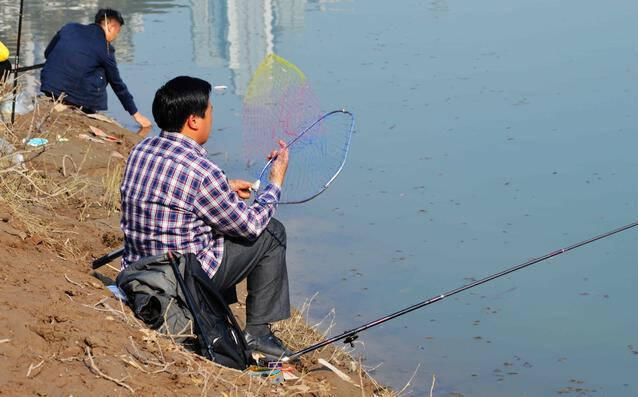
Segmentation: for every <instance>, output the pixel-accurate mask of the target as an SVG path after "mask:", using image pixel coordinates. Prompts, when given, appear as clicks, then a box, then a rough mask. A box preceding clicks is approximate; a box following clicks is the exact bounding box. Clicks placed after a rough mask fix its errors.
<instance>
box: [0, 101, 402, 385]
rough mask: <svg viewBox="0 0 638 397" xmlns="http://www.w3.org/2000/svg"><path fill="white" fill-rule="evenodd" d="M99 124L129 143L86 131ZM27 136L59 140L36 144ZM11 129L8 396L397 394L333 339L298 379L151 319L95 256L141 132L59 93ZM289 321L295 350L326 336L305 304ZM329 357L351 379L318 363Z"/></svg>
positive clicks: (113, 226)
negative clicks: (16, 157)
mask: <svg viewBox="0 0 638 397" xmlns="http://www.w3.org/2000/svg"><path fill="white" fill-rule="evenodd" d="M90 126H94V127H97V128H99V129H101V130H103V131H105V132H106V133H108V134H109V135H112V136H114V137H116V138H117V139H118V140H119V142H105V143H98V142H94V141H91V140H87V139H82V138H81V137H82V136H83V134H86V136H90V134H91V133H90ZM25 137H44V138H46V139H48V141H49V143H48V144H47V145H46V146H42V147H38V148H30V149H25V146H24V145H22V144H21V141H22V139H24V138H25ZM0 138H2V139H4V140H5V141H9V142H11V143H13V144H14V146H15V147H16V148H17V150H18V151H23V153H22V155H23V156H24V157H25V158H26V159H27V162H26V167H24V168H22V167H14V166H12V164H11V157H4V158H2V156H0V265H1V266H2V269H3V271H2V272H1V275H0V278H1V282H0V304H1V305H2V307H3V309H2V311H1V312H0V385H1V386H2V387H0V395H6V396H22V395H24V396H27V395H28V396H33V395H38V396H69V395H74V396H82V395H99V396H106V395H132V394H134V395H139V396H150V395H180V396H183V395H241V396H243V395H250V396H262V395H263V396H266V395H293V394H296V395H299V394H301V395H330V396H351V395H391V393H390V392H388V391H386V390H383V389H382V388H380V387H379V385H378V384H376V382H374V381H373V380H372V379H370V378H369V377H368V376H366V374H365V372H364V371H362V370H361V369H360V366H359V364H358V363H357V362H355V361H354V360H352V359H351V358H350V357H349V356H348V355H346V354H345V353H343V352H342V351H341V350H335V349H333V348H332V347H328V348H326V349H324V350H323V351H321V352H320V353H313V354H309V355H308V356H305V357H303V359H302V362H301V364H300V365H298V366H297V372H296V374H297V375H298V376H299V377H300V379H299V380H296V381H287V382H285V383H283V384H280V385H271V384H269V383H267V382H265V381H261V380H258V379H255V378H250V377H249V376H247V375H246V374H245V373H242V372H239V371H234V370H229V369H226V368H223V367H220V366H217V365H215V364H213V363H211V362H208V361H207V360H204V359H203V358H201V357H199V356H196V355H193V354H191V353H187V352H186V351H184V350H183V349H181V348H180V347H179V346H177V345H175V344H174V343H173V342H172V341H171V340H170V338H167V337H165V336H163V335H160V334H158V333H156V332H154V331H151V330H148V329H146V328H145V327H144V326H143V325H142V324H141V323H140V322H138V321H137V320H136V319H135V318H134V317H133V315H132V312H131V311H130V310H129V309H128V308H127V307H125V306H123V305H122V304H121V303H120V301H118V300H117V299H115V298H114V297H113V296H112V295H111V293H110V292H109V291H108V290H107V289H106V288H105V284H108V282H109V280H113V279H114V278H115V275H116V272H117V266H118V265H117V264H115V267H103V268H102V269H100V270H99V273H92V272H91V270H90V266H89V264H90V262H91V260H92V259H94V258H96V257H99V256H101V255H103V254H104V253H106V252H109V251H111V250H113V249H115V248H118V247H120V246H121V244H122V234H121V231H120V229H119V225H118V223H119V218H120V214H119V190H118V189H119V181H120V178H121V174H122V171H123V167H124V164H125V158H126V156H127V154H128V152H129V151H130V149H131V148H132V147H133V145H134V144H135V143H136V142H138V141H139V140H140V139H141V138H140V137H139V136H138V135H137V134H135V133H133V132H131V131H128V130H126V129H123V128H121V127H119V126H117V125H116V124H113V123H110V122H106V121H100V120H95V119H92V118H89V117H87V116H86V115H84V114H82V113H80V112H78V111H76V110H72V109H69V108H60V107H58V108H54V107H53V104H52V103H51V102H48V101H44V102H40V103H39V104H38V106H37V107H36V110H35V111H34V112H32V113H29V114H26V115H23V116H20V117H18V119H17V121H16V123H15V124H14V125H13V126H12V127H8V126H5V125H3V124H0ZM292 282H294V280H292ZM241 300H242V298H240V301H241ZM236 309H238V307H235V308H234V310H235V311H236V313H237V314H238V317H239V318H240V322H241V320H242V319H241V313H242V312H243V311H242V310H236ZM302 312H303V310H302ZM279 328H280V330H279V335H280V336H281V337H282V339H283V340H284V341H286V342H287V343H288V344H289V345H290V346H291V347H292V348H293V349H299V348H302V347H305V346H307V345H308V344H311V343H313V342H316V341H318V340H320V339H321V338H322V336H321V335H320V334H318V333H317V332H315V331H313V330H312V329H311V328H310V327H308V325H307V324H306V322H305V319H304V316H303V313H299V312H297V313H296V314H295V317H293V318H292V319H291V320H289V321H287V322H286V323H285V324H281V325H280V326H279ZM321 357H322V358H324V359H327V360H329V361H330V362H331V363H332V364H334V365H336V366H337V367H339V368H340V369H341V370H342V371H343V372H345V373H346V374H347V375H348V376H349V377H350V378H351V381H350V382H348V381H344V380H342V379H340V378H339V377H337V376H336V375H335V374H334V373H333V372H331V371H328V370H326V369H325V368H324V367H322V366H320V365H318V364H317V360H318V359H319V358H321Z"/></svg>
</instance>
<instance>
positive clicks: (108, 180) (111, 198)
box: [100, 160, 124, 215]
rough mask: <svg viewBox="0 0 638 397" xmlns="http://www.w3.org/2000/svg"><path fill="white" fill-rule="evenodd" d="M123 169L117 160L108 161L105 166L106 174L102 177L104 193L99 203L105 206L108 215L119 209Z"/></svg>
mask: <svg viewBox="0 0 638 397" xmlns="http://www.w3.org/2000/svg"><path fill="white" fill-rule="evenodd" d="M123 172H124V169H123V167H122V163H121V162H119V161H110V160H109V163H108V165H107V166H106V174H105V175H104V178H102V186H103V188H104V193H103V194H102V199H101V202H100V204H101V205H102V206H103V207H104V208H106V210H107V211H108V213H109V215H110V214H111V213H113V212H119V211H120V184H121V183H122V176H123Z"/></svg>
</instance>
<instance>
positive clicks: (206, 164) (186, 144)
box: [120, 132, 281, 278]
mask: <svg viewBox="0 0 638 397" xmlns="http://www.w3.org/2000/svg"><path fill="white" fill-rule="evenodd" d="M206 154H207V153H206V150H205V149H204V148H203V147H202V146H201V145H199V144H198V143H196V142H195V141H194V140H192V139H191V138H189V137H187V136H185V135H182V134H180V133H173V132H162V133H161V134H160V135H159V136H156V137H148V138H145V139H144V140H142V141H141V142H140V143H138V144H137V145H136V146H135V147H134V148H133V151H132V152H131V154H130V156H129V158H128V161H127V163H126V170H125V172H124V179H123V181H122V186H121V187H120V193H121V194H122V220H121V221H120V226H121V227H122V230H123V231H124V242H125V244H124V256H123V258H122V267H126V266H128V265H129V264H131V263H133V262H135V261H137V260H139V259H141V258H143V257H146V256H152V255H159V254H163V253H165V252H166V251H179V252H182V253H186V252H192V253H195V254H196V255H197V257H198V258H199V260H200V262H201V264H202V268H203V269H204V271H205V272H206V273H207V274H208V276H209V277H211V278H212V277H213V275H214V274H215V271H216V270H217V268H218V267H219V264H220V263H221V261H222V256H223V254H224V236H225V235H226V236H234V237H243V238H246V239H249V240H254V239H256V238H257V237H258V236H259V235H260V234H261V232H262V231H263V230H264V229H265V228H266V225H268V222H269V221H270V218H271V217H272V216H273V214H274V212H275V208H276V203H277V202H278V200H279V198H280V195H281V190H280V188H279V187H277V186H276V185H274V184H269V185H268V186H267V187H266V188H265V189H264V190H263V191H262V192H261V193H260V194H259V196H258V197H257V198H256V200H255V201H254V202H253V203H252V204H251V205H248V204H246V203H245V202H244V201H242V200H241V199H240V198H239V197H238V196H237V194H236V193H235V192H233V191H232V190H231V189H230V185H229V183H228V179H227V178H226V175H225V174H224V172H223V171H222V170H221V169H220V168H219V167H218V166H217V165H215V164H214V163H213V162H212V161H210V160H208V159H207V158H206Z"/></svg>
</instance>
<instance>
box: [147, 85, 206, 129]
mask: <svg viewBox="0 0 638 397" xmlns="http://www.w3.org/2000/svg"><path fill="white" fill-rule="evenodd" d="M210 91H211V85H210V84H209V83H208V82H206V81H204V80H202V79H198V78H196V77H188V76H179V77H175V78H174V79H172V80H170V81H168V82H167V83H166V84H164V85H163V86H161V87H160V89H159V90H157V92H156V93H155V99H153V117H154V118H155V122H156V123H157V126H158V127H159V128H161V129H162V130H164V131H168V132H179V131H181V130H182V127H183V126H184V123H186V120H187V119H188V116H190V115H195V116H199V117H204V115H205V114H206V109H208V99H209V98H210Z"/></svg>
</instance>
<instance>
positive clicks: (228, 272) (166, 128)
mask: <svg viewBox="0 0 638 397" xmlns="http://www.w3.org/2000/svg"><path fill="white" fill-rule="evenodd" d="M210 91H211V86H210V84H209V83H207V82H205V81H203V80H200V79H197V78H192V77H186V76H180V77H176V78H174V79H172V80H170V81H169V82H167V83H166V84H164V86H162V87H161V88H160V89H159V90H158V91H157V93H156V94H155V99H154V100H153V116H154V118H155V122H156V123H157V125H158V126H159V127H160V128H161V129H162V132H161V133H160V135H159V136H154V137H147V138H145V139H144V140H142V141H141V142H140V143H138V144H137V145H136V146H135V147H134V148H133V150H132V152H131V154H130V156H129V158H128V161H127V164H126V170H125V173H124V179H123V181H122V186H121V188H120V191H121V194H122V220H121V222H120V225H121V227H122V230H123V231H124V237H125V238H124V242H125V244H124V257H123V260H122V266H123V267H126V266H128V265H130V264H131V263H133V262H135V261H137V260H139V259H141V258H144V257H148V256H154V255H158V254H163V253H165V252H167V251H178V252H182V253H188V252H192V253H195V254H196V255H197V258H198V259H199V261H200V264H201V267H202V269H203V270H204V271H205V272H206V273H207V274H208V276H209V277H210V281H211V284H212V285H213V286H214V287H215V288H217V289H218V290H219V291H220V292H221V293H222V294H223V295H224V296H225V297H226V299H227V303H234V302H236V300H237V296H236V294H235V285H236V284H237V283H239V282H240V281H241V280H243V279H244V278H247V281H248V297H247V299H246V329H245V335H246V340H247V342H248V345H249V347H251V348H252V349H253V350H254V351H258V352H262V353H265V354H267V355H270V356H276V357H281V356H283V355H290V354H291V352H290V351H289V350H288V349H286V347H285V346H284V345H283V343H282V342H281V341H280V340H279V339H278V338H277V337H275V336H274V335H273V334H272V332H271V330H270V324H271V323H273V322H275V321H279V320H283V319H285V318H288V317H289V316H290V301H289V295H288V276H287V270H286V232H285V229H284V226H283V225H282V224H281V223H280V222H278V221H277V220H276V219H273V214H274V213H275V209H276V207H277V202H278V200H279V197H280V194H281V186H282V185H283V183H284V178H285V175H286V170H287V168H288V149H287V148H286V147H285V143H284V142H282V141H280V142H279V145H280V150H279V151H273V152H272V153H270V155H269V156H268V157H269V158H272V157H274V156H276V159H275V161H274V165H273V167H272V171H271V173H270V184H268V186H267V187H266V188H265V189H263V190H262V191H261V193H260V194H259V195H258V196H257V197H255V200H254V201H253V202H252V204H247V203H246V202H244V201H243V199H248V198H249V197H250V194H251V193H250V187H251V183H250V182H247V181H243V180H229V179H227V178H226V175H225V174H224V172H223V171H222V170H221V169H220V168H219V167H218V166H217V165H215V163H213V162H212V161H210V160H209V159H208V158H207V152H206V149H204V147H203V146H202V145H203V144H204V143H206V141H207V140H208V138H209V135H210V132H211V128H212V119H213V116H212V112H213V110H212V105H211V103H210Z"/></svg>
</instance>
